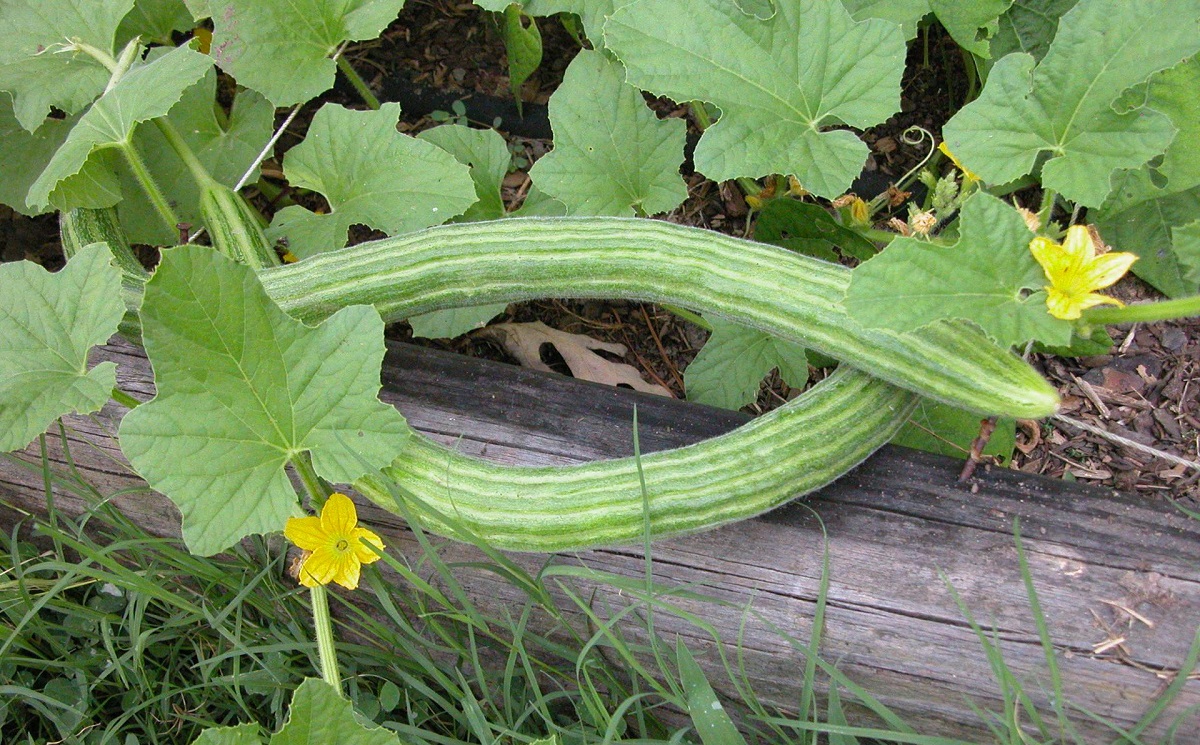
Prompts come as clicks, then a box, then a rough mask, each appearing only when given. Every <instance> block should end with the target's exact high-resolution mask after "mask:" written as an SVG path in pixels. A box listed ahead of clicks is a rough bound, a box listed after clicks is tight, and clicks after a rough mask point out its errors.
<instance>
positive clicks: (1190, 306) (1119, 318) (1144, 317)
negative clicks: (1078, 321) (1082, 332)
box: [1083, 295, 1200, 324]
mask: <svg viewBox="0 0 1200 745" xmlns="http://www.w3.org/2000/svg"><path fill="white" fill-rule="evenodd" d="M1189 316H1200V295H1192V296H1190V297H1181V298H1176V299H1175V300H1159V301H1157V302H1153V303H1138V304H1136V305H1126V306H1125V307H1123V308H1118V307H1108V306H1106V307H1103V308H1089V309H1088V310H1085V311H1084V312H1083V319H1084V321H1085V322H1087V323H1093V324H1109V323H1133V322H1135V321H1136V322H1145V321H1169V320H1171V319H1173V318H1187V317H1189Z"/></svg>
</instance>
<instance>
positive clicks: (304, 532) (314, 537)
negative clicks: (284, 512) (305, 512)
mask: <svg viewBox="0 0 1200 745" xmlns="http://www.w3.org/2000/svg"><path fill="white" fill-rule="evenodd" d="M283 534H284V536H286V537H287V539H288V540H289V541H291V542H292V543H294V544H296V545H297V546H299V547H300V548H302V549H304V550H305V551H316V550H317V548H319V547H320V546H323V545H325V531H324V530H322V529H321V518H319V517H289V518H288V521H287V524H286V525H284V527H283Z"/></svg>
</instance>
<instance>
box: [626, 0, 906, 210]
mask: <svg viewBox="0 0 1200 745" xmlns="http://www.w3.org/2000/svg"><path fill="white" fill-rule="evenodd" d="M777 6H778V8H777V10H778V12H776V13H775V15H774V16H772V17H771V18H770V19H769V20H760V19H758V18H757V17H756V16H754V15H752V14H748V13H745V12H743V11H742V10H741V9H740V8H739V7H738V6H737V5H735V4H733V3H729V2H726V1H725V0H635V1H634V2H632V3H629V4H628V5H624V6H622V7H621V8H619V9H618V10H617V11H616V12H615V13H613V14H612V17H611V18H609V20H608V22H607V23H606V24H605V42H606V43H607V45H608V47H609V48H610V49H612V50H613V51H614V52H616V54H617V56H618V57H620V59H621V61H622V62H623V63H624V64H625V67H626V69H627V71H628V78H627V79H628V81H629V82H630V83H632V84H633V85H636V86H638V87H639V88H642V89H643V90H648V91H651V92H653V93H656V94H660V95H665V96H670V97H671V98H673V99H675V100H677V101H691V100H702V101H708V102H711V103H713V104H715V105H717V106H719V107H720V108H721V112H722V113H721V118H720V120H719V121H718V122H717V123H716V124H714V125H713V126H712V127H710V128H709V129H708V130H707V131H705V133H704V135H703V136H702V137H701V138H700V143H699V145H698V146H697V147H696V154H695V162H696V169H697V170H699V171H701V172H702V173H704V174H705V175H706V176H708V177H709V178H711V179H713V180H716V181H724V180H727V179H731V178H736V177H739V176H749V177H759V176H765V175H767V174H771V173H785V174H795V175H796V177H797V178H799V179H800V182H801V183H802V184H803V185H804V186H805V188H807V189H809V190H810V191H811V192H813V193H814V194H818V195H821V196H836V195H838V194H841V193H843V192H844V191H845V190H846V189H847V188H848V187H849V186H850V183H851V181H853V179H854V177H855V176H857V175H858V174H859V172H860V171H861V170H862V166H863V163H864V162H865V161H866V158H867V153H868V151H867V146H866V145H865V144H863V143H862V142H861V141H860V140H859V139H858V138H857V137H856V136H855V135H854V134H853V133H852V132H848V131H846V130H835V131H822V130H823V129H825V128H828V127H831V126H835V125H839V124H847V125H850V126H852V127H859V128H863V127H869V126H872V125H875V124H878V123H880V122H882V121H883V120H885V119H887V118H888V117H889V116H891V115H892V114H893V113H894V112H896V111H897V110H898V109H899V108H900V75H901V73H902V72H903V69H904V56H905V51H906V49H905V42H904V35H903V33H901V31H900V28H899V27H898V26H897V25H895V24H894V23H890V22H887V21H880V20H876V19H870V20H867V21H863V22H861V23H856V22H855V21H854V20H853V19H851V17H850V15H849V14H848V13H847V12H846V9H845V8H843V7H842V5H841V4H840V3H835V2H824V1H819V0H798V1H797V2H787V3H782V2H781V3H777Z"/></svg>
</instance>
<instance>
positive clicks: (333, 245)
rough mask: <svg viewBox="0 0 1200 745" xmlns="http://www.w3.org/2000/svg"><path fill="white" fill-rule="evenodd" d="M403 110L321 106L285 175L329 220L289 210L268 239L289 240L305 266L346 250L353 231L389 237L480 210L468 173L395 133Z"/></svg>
mask: <svg viewBox="0 0 1200 745" xmlns="http://www.w3.org/2000/svg"><path fill="white" fill-rule="evenodd" d="M399 120H400V105H399V104H395V103H386V104H384V105H383V106H382V107H381V108H380V109H379V110H378V111H353V110H351V109H347V108H345V107H343V106H338V105H336V104H327V105H325V106H322V107H321V109H320V110H319V111H317V113H316V115H315V116H314V117H313V120H312V124H311V125H310V126H309V128H308V135H307V136H306V137H305V138H304V142H302V143H300V144H299V145H297V146H296V147H294V148H292V149H291V150H289V151H288V154H287V156H286V157H285V158H284V161H283V171H284V173H285V174H286V175H287V178H288V181H289V182H290V183H291V184H292V186H296V187H300V188H304V189H313V190H315V191H319V192H321V193H322V194H323V195H325V198H326V200H328V202H329V209H330V211H329V213H328V214H323V215H321V214H316V213H314V212H310V211H308V210H306V209H304V208H303V207H299V206H292V207H285V208H284V209H282V210H280V211H279V212H278V213H277V214H276V215H275V220H274V221H273V222H272V225H271V231H270V234H269V235H270V236H271V237H272V238H279V237H285V238H287V240H288V245H289V247H290V248H291V250H292V252H293V253H295V254H296V255H297V256H299V257H301V258H304V257H306V256H311V255H312V254H315V253H320V252H321V251H329V250H333V249H337V248H341V247H342V246H344V245H346V238H347V231H349V229H350V226H351V225H355V224H363V225H367V226H369V227H372V228H375V229H377V230H382V231H383V232H385V233H387V234H389V235H395V234H397V233H404V232H408V231H410V230H420V229H421V228H427V227H430V226H432V225H438V224H441V223H443V222H446V221H447V220H449V219H450V218H452V217H454V216H456V215H459V214H461V213H462V212H463V211H464V210H466V209H467V208H468V207H470V206H471V205H472V204H473V203H474V202H475V189H474V183H473V182H472V180H471V177H470V175H469V173H468V169H467V168H466V166H463V165H461V164H459V163H458V162H456V161H455V159H454V158H453V157H452V156H451V155H450V154H448V153H446V152H445V151H444V150H442V149H441V148H438V147H436V146H434V145H432V144H430V143H428V142H424V141H422V140H419V139H417V138H415V137H409V136H408V135H404V134H401V133H399V132H397V131H396V124H397V122H398V121H399Z"/></svg>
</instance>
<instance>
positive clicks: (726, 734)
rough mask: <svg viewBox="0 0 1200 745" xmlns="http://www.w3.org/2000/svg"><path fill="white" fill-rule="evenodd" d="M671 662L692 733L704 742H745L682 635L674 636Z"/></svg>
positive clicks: (712, 744)
mask: <svg viewBox="0 0 1200 745" xmlns="http://www.w3.org/2000/svg"><path fill="white" fill-rule="evenodd" d="M675 664H677V665H678V666H679V681H680V683H682V684H683V693H684V696H685V701H686V705H687V713H688V716H690V717H691V718H692V725H693V726H695V728H696V734H698V735H700V741H701V742H702V743H704V745H738V744H739V743H740V744H741V745H745V743H746V740H745V738H743V737H742V734H741V733H740V732H738V730H737V727H735V726H734V724H733V720H732V719H730V718H729V714H728V713H727V712H726V711H725V707H724V706H722V705H721V701H720V700H719V699H718V698H717V694H716V692H714V691H713V689H712V686H711V685H709V682H708V678H706V677H704V671H703V670H701V669H700V666H699V665H698V664H696V659H695V658H694V657H692V653H691V651H689V650H688V648H687V646H685V645H684V643H683V637H676V639H675Z"/></svg>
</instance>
